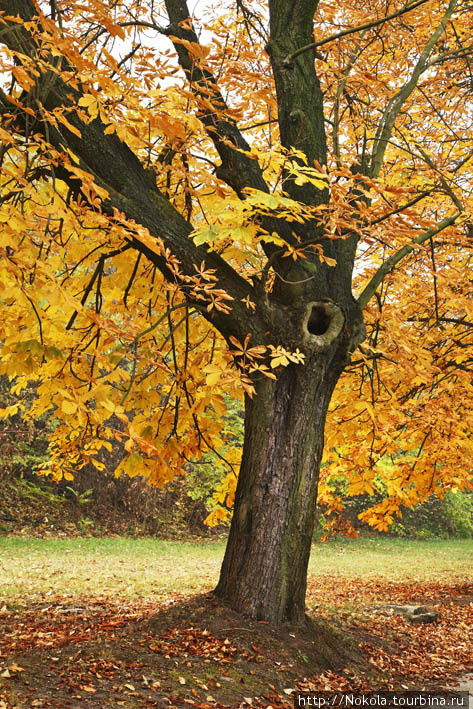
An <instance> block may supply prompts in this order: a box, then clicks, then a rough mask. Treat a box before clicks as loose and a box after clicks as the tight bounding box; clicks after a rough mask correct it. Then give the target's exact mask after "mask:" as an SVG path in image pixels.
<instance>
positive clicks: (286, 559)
mask: <svg viewBox="0 0 473 709" xmlns="http://www.w3.org/2000/svg"><path fill="white" fill-rule="evenodd" d="M342 369H343V362H342V361H341V360H340V358H337V357H336V356H335V357H334V353H333V352H332V353H320V354H319V355H316V356H314V358H313V360H312V362H308V363H307V364H306V365H305V366H301V365H291V366H289V367H287V368H285V369H284V370H283V371H282V373H281V374H280V376H279V378H278V380H277V381H273V380H270V379H263V380H262V381H260V382H259V383H258V384H257V385H256V388H257V392H256V395H255V396H254V398H252V399H249V398H247V401H246V410H245V442H244V448H243V459H242V465H241V470H240V475H239V480H238V486H237V491H236V497H235V508H234V514H233V520H232V524H231V529H230V536H229V540H228V544H227V549H226V553H225V558H224V562H223V565H222V569H221V574H220V580H219V583H218V586H217V588H216V590H215V593H216V595H217V596H219V597H220V598H222V599H224V600H225V601H227V602H228V603H230V605H231V606H232V608H234V609H235V610H237V611H239V612H241V613H244V614H246V615H249V616H250V617H252V618H255V619H258V620H265V621H268V622H270V623H272V624H277V623H281V622H284V621H291V622H295V623H299V622H301V621H302V620H303V619H304V611H305V593H306V580H307V565H308V562H309V554H310V547H311V540H312V533H313V528H314V521H315V502H316V496H317V484H318V478H319V468H320V461H321V457H322V451H323V442H324V426H325V419H326V414H327V409H328V405H329V402H330V398H331V395H332V392H333V389H334V387H335V385H336V383H337V381H338V378H339V376H340V373H341V371H342Z"/></svg>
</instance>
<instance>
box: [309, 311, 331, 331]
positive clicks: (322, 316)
mask: <svg viewBox="0 0 473 709" xmlns="http://www.w3.org/2000/svg"><path fill="white" fill-rule="evenodd" d="M330 321H331V317H330V314H329V313H328V312H327V310H326V309H325V308H324V306H323V305H314V306H313V307H312V310H311V313H310V316H309V320H308V321H307V330H308V331H309V332H310V334H311V335H324V334H325V333H326V332H327V330H328V328H329V326H330Z"/></svg>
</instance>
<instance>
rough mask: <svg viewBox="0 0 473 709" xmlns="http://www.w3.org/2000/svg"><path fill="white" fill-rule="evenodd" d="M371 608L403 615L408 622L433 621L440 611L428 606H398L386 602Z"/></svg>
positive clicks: (436, 618)
mask: <svg viewBox="0 0 473 709" xmlns="http://www.w3.org/2000/svg"><path fill="white" fill-rule="evenodd" d="M373 610H378V611H379V610H385V611H388V612H391V613H398V614H401V615H403V616H404V617H405V618H407V620H408V621H409V622H410V623H434V622H435V621H436V620H438V618H439V616H440V613H439V612H438V611H437V610H435V608H431V607H429V606H400V605H397V604H395V603H388V604H387V605H385V606H376V607H375V608H374V609H373Z"/></svg>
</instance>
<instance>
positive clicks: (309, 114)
mask: <svg viewBox="0 0 473 709" xmlns="http://www.w3.org/2000/svg"><path fill="white" fill-rule="evenodd" d="M316 7H317V2H315V1H314V0H293V1H292V2H287V0H269V18H270V40H269V44H268V46H267V51H268V53H269V56H270V59H271V66H272V69H273V74H274V81H275V85H276V95H277V102H278V118H279V128H280V135H281V143H282V145H283V146H284V147H286V148H288V149H290V148H297V149H298V150H301V151H302V152H303V153H304V154H305V155H306V157H307V162H308V164H309V165H310V166H313V165H314V161H316V162H317V163H318V164H319V165H325V164H326V162H327V144H326V137H325V126H324V114H323V96H322V91H321V89H320V83H319V80H318V77H317V74H316V73H315V67H314V57H313V54H312V53H311V54H303V55H302V56H300V57H299V58H298V61H297V62H295V63H289V64H288V63H287V62H286V61H285V59H286V57H287V56H288V54H291V53H292V52H294V51H295V50H296V49H297V48H298V47H300V45H301V44H304V43H306V42H307V41H308V40H310V39H311V37H312V27H313V19H314V13H315V10H316ZM284 186H285V189H286V190H287V192H288V193H289V194H290V195H291V197H293V198H294V199H297V200H299V201H301V202H304V203H305V204H314V205H317V204H321V203H325V202H327V201H328V191H327V190H318V189H316V188H315V187H314V186H313V185H311V184H306V185H302V186H297V185H295V184H294V183H293V182H292V181H291V180H290V179H287V180H286V181H285V185H284Z"/></svg>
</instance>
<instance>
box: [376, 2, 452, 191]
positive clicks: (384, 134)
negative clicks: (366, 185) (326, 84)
mask: <svg viewBox="0 0 473 709" xmlns="http://www.w3.org/2000/svg"><path fill="white" fill-rule="evenodd" d="M457 4H458V0H450V2H449V4H448V7H447V9H446V11H445V13H444V15H443V17H442V20H441V22H440V24H439V25H438V26H437V28H436V29H435V31H434V33H433V34H432V36H431V38H430V39H429V41H428V42H427V44H426V45H425V47H424V49H423V51H422V53H421V55H420V57H419V59H418V60H417V62H416V65H415V67H414V69H413V71H412V74H411V76H410V79H409V80H408V81H407V82H406V83H405V84H404V86H403V87H402V88H401V89H399V91H398V92H397V93H396V94H395V95H394V96H392V97H391V99H390V100H389V101H388V105H387V107H386V110H385V112H384V113H383V115H382V117H381V120H380V122H379V124H378V128H377V130H376V135H375V139H374V143H373V151H372V154H371V165H370V176H371V177H377V176H378V175H379V172H380V170H381V166H382V164H383V160H384V154H385V152H386V148H387V145H388V141H389V139H390V138H391V135H392V131H393V127H394V123H395V121H396V118H397V117H398V115H399V113H400V111H401V108H402V107H403V105H404V103H405V102H406V101H407V99H408V98H409V96H410V95H411V94H412V92H413V91H414V89H415V87H416V86H417V82H418V80H419V77H420V75H421V74H422V72H423V71H424V70H425V67H426V64H427V62H428V59H429V57H430V54H431V52H432V50H433V48H434V47H435V45H436V44H437V42H438V40H439V38H440V36H441V35H442V34H443V32H444V31H445V28H446V26H447V24H448V22H449V20H450V18H451V17H452V15H453V13H454V11H455V8H456V6H457Z"/></svg>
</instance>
